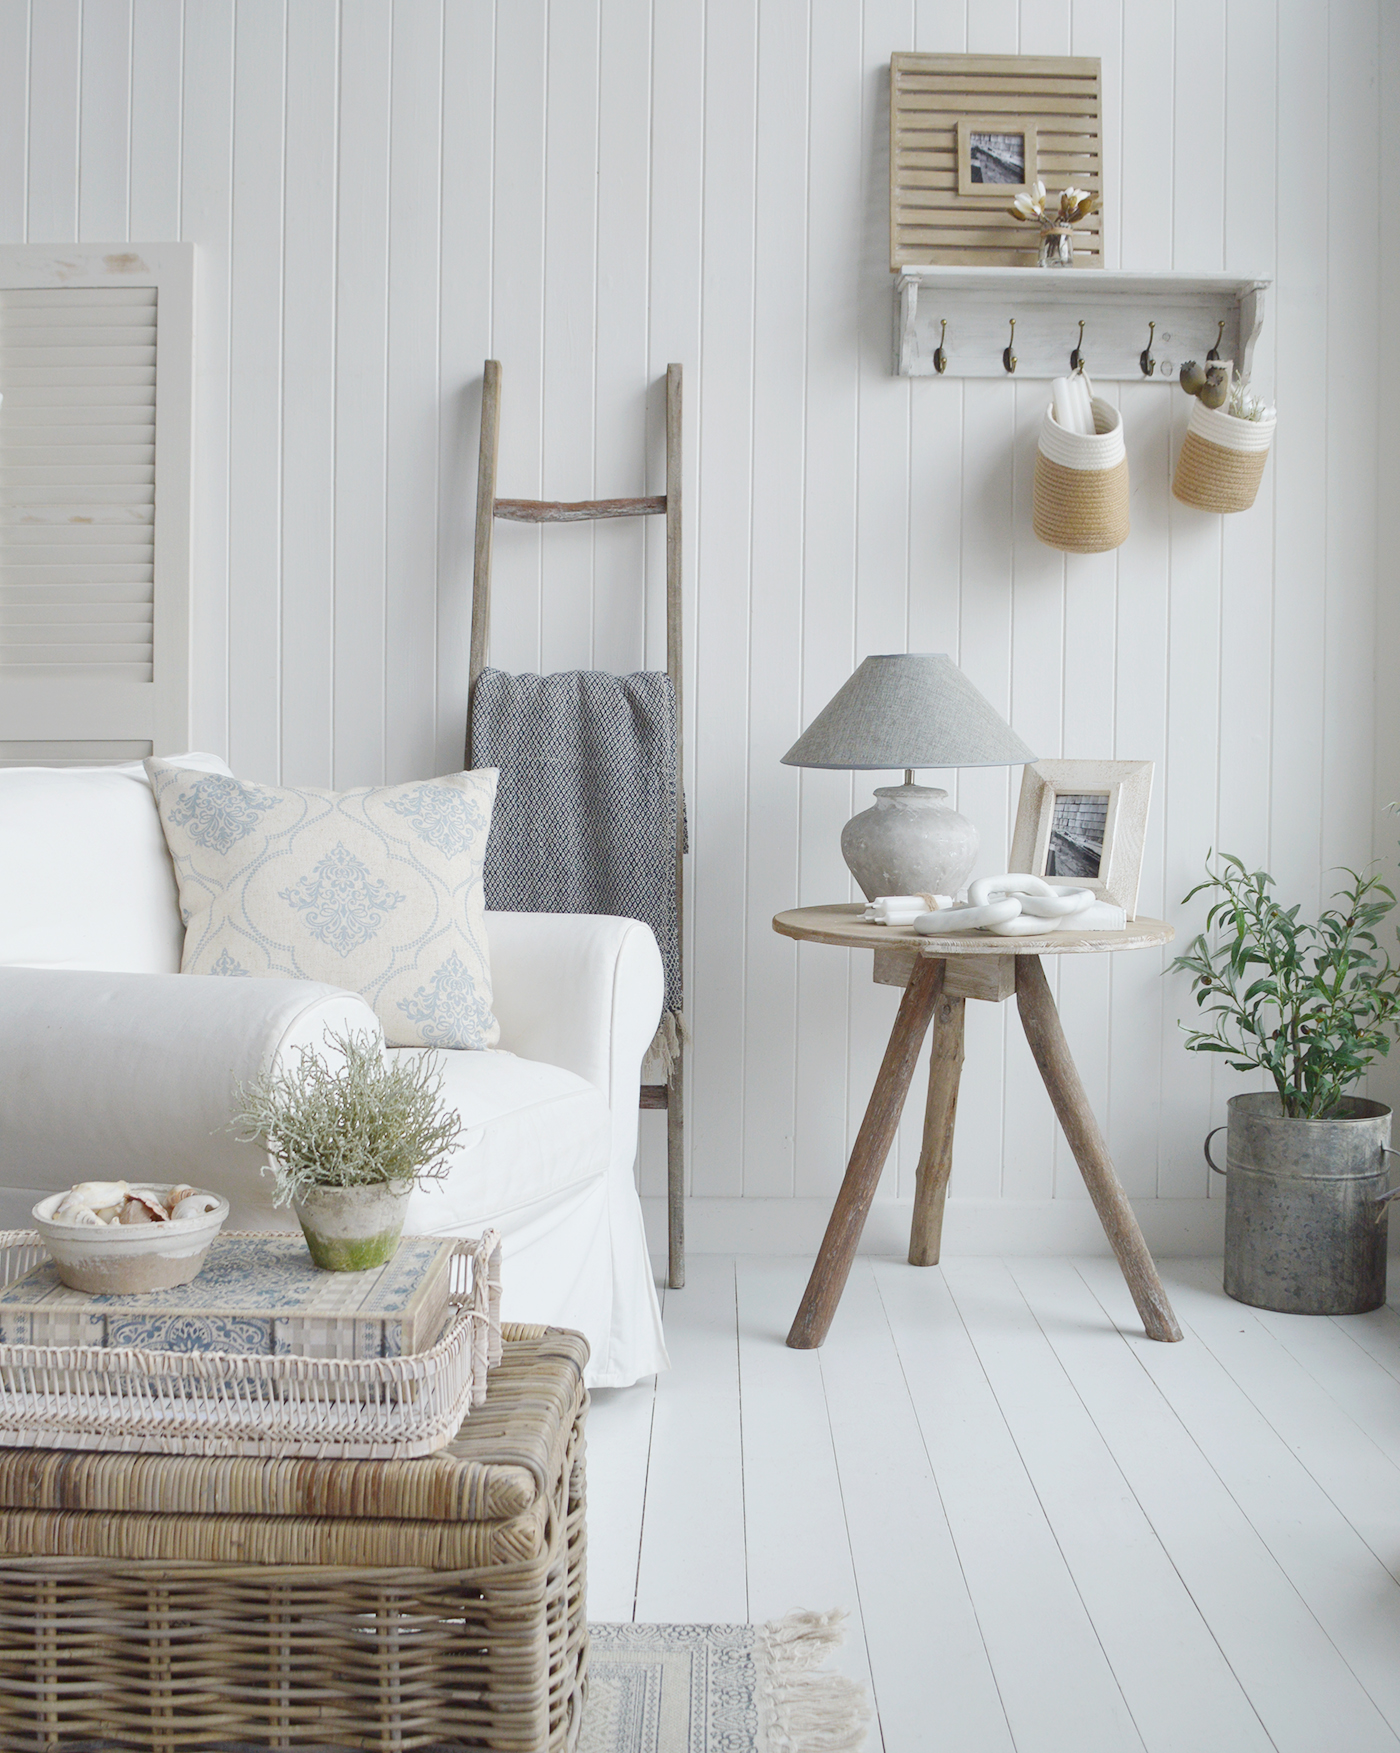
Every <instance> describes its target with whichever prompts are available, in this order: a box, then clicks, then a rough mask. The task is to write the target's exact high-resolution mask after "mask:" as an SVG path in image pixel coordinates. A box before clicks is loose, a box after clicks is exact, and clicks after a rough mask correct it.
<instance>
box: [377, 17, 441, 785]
mask: <svg viewBox="0 0 1400 1753" xmlns="http://www.w3.org/2000/svg"><path fill="white" fill-rule="evenodd" d="M442 14H443V8H442V3H441V0H418V4H416V5H413V6H396V7H395V8H394V38H393V89H392V97H391V119H390V128H391V132H390V141H389V176H390V181H389V348H388V372H389V379H388V433H389V439H388V456H387V459H386V465H385V466H386V480H387V503H386V510H385V543H384V552H385V567H384V573H385V580H386V587H387V600H386V603H385V628H384V688H385V767H384V777H385V778H386V779H387V780H389V781H390V783H395V782H397V781H399V780H404V779H414V778H420V777H421V776H422V775H423V774H425V773H431V772H432V771H433V766H434V759H435V755H436V747H435V744H436V717H437V710H436V708H437V701H436V699H435V697H434V689H433V681H434V679H435V670H436V664H435V646H436V642H437V534H438V515H437V493H436V487H437V440H438V426H437V405H436V404H437V386H438V382H439V371H438V296H439V287H438V250H439V239H440V234H441V195H442V191H441V187H440V174H441V162H442V141H441V116H440V113H439V105H440V103H441V101H442V64H441V57H442Z"/></svg>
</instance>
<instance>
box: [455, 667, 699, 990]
mask: <svg viewBox="0 0 1400 1753" xmlns="http://www.w3.org/2000/svg"><path fill="white" fill-rule="evenodd" d="M470 749H471V761H472V765H473V766H474V767H498V768H499V769H500V773H501V777H500V783H499V785H498V786H497V789H496V806H495V810H494V812H493V814H492V818H491V838H490V840H489V841H488V842H487V847H486V905H487V907H489V908H492V909H495V910H498V911H519V912H525V913H531V912H534V913H612V914H616V915H618V916H620V917H622V918H624V919H640V920H641V921H642V922H643V924H645V925H649V926H650V927H651V929H652V931H653V932H654V933H655V934H656V941H657V943H658V944H659V945H660V947H661V959H662V961H663V962H664V963H665V967H666V1008H667V1010H668V1011H670V1012H672V1013H674V1014H675V1015H676V1016H677V1017H679V1015H680V1010H681V952H680V937H679V933H678V930H677V921H676V785H677V775H676V696H675V690H674V689H673V688H672V686H671V678H670V677H669V676H668V675H666V674H665V673H664V672H661V671H653V670H645V671H642V672H640V673H639V674H637V675H633V676H614V675H609V674H607V673H606V672H604V671H601V670H568V671H564V672H562V673H561V674H559V675H554V676H535V675H525V676H512V675H508V674H507V673H506V672H505V671H504V670H493V669H486V670H483V671H482V672H481V675H480V676H479V677H478V678H477V684H476V691H475V693H474V695H473V697H472V720H471V743H470Z"/></svg>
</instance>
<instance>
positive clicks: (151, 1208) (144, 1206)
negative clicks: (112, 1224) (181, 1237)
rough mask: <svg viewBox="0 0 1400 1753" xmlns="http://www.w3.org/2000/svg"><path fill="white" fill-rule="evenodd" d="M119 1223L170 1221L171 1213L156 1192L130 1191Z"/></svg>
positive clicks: (118, 1220)
mask: <svg viewBox="0 0 1400 1753" xmlns="http://www.w3.org/2000/svg"><path fill="white" fill-rule="evenodd" d="M117 1222H118V1223H169V1222H170V1213H169V1212H168V1211H167V1210H166V1209H165V1207H164V1206H163V1205H162V1204H161V1202H160V1200H159V1199H157V1198H156V1196H155V1194H154V1193H128V1194H127V1196H126V1204H125V1205H124V1206H122V1208H121V1212H120V1214H119V1215H118V1218H117Z"/></svg>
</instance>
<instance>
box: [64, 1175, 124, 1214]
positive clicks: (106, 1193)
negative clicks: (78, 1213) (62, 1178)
mask: <svg viewBox="0 0 1400 1753" xmlns="http://www.w3.org/2000/svg"><path fill="white" fill-rule="evenodd" d="M130 1191H131V1189H130V1188H129V1187H128V1186H127V1184H126V1182H125V1181H79V1182H78V1184H77V1186H76V1187H72V1188H70V1189H69V1197H70V1198H77V1199H81V1200H82V1202H83V1204H84V1205H86V1206H87V1208H88V1209H89V1211H103V1210H106V1209H107V1208H108V1207H110V1208H111V1209H112V1210H113V1211H120V1210H121V1208H122V1205H123V1203H124V1202H125V1200H126V1196H127V1194H128V1193H129V1192H130Z"/></svg>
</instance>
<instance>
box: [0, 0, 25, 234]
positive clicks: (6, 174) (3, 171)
mask: <svg viewBox="0 0 1400 1753" xmlns="http://www.w3.org/2000/svg"><path fill="white" fill-rule="evenodd" d="M28 144H29V4H28V0H0V243H23V242H24V241H25V211H26V207H27V204H28V195H29V190H28V181H29V174H28V173H29V153H28Z"/></svg>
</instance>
